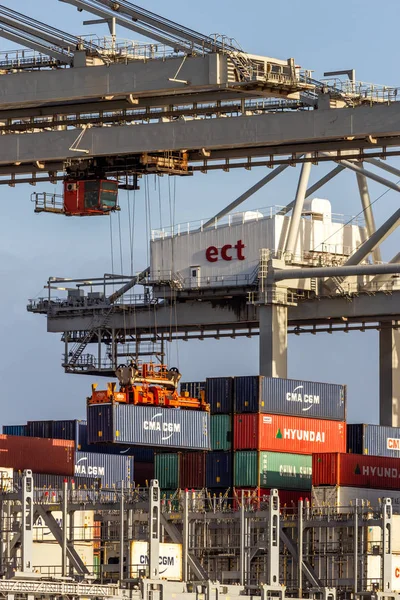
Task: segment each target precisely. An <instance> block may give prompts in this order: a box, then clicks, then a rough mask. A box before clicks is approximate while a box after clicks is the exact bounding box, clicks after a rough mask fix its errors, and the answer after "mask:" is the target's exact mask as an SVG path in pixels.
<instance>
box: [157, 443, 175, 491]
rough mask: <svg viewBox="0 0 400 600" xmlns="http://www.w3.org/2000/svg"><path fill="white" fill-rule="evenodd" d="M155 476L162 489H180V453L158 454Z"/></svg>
mask: <svg viewBox="0 0 400 600" xmlns="http://www.w3.org/2000/svg"><path fill="white" fill-rule="evenodd" d="M154 475H155V478H156V479H157V480H158V485H159V486H160V488H161V489H164V490H176V489H177V488H178V487H179V455H178V453H177V452H174V453H162V454H156V455H155V457H154Z"/></svg>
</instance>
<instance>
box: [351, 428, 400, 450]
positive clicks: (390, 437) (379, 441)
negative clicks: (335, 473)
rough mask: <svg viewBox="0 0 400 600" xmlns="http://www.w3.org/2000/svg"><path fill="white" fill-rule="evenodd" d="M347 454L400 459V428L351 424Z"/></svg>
mask: <svg viewBox="0 0 400 600" xmlns="http://www.w3.org/2000/svg"><path fill="white" fill-rule="evenodd" d="M347 452H349V453H353V454H370V455H373V456H388V457H389V456H390V457H393V458H395V457H397V458H400V427H387V426H384V425H366V424H364V423H359V424H349V425H347Z"/></svg>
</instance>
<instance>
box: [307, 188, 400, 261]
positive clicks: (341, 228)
mask: <svg viewBox="0 0 400 600" xmlns="http://www.w3.org/2000/svg"><path fill="white" fill-rule="evenodd" d="M399 183H400V179H399V180H398V181H396V185H398V184H399ZM391 191H393V190H391V189H390V188H388V189H386V190H385V191H384V192H382V194H380V196H378V197H377V198H375V200H373V201H372V202H370V203H369V204H368V205H367V206H366V207H365V208H363V209H362V210H360V212H359V213H357V214H356V215H354V216H353V217H351V219H349V220H348V221H346V223H343V225H342V226H341V227H340V228H339V229H338V230H337V231H335V232H334V233H331V235H329V236H328V237H327V238H325V239H324V240H323V241H322V242H320V243H319V244H318V245H317V246H315V247H314V248H313V250H311V252H316V249H317V248H318V247H319V246H322V245H323V244H325V243H326V242H327V241H328V240H330V239H331V238H332V237H333V236H334V235H336V234H338V233H339V232H340V231H342V230H343V229H344V228H345V227H347V225H350V224H351V223H352V222H353V221H354V220H355V219H357V218H358V217H359V216H360V215H362V214H364V213H365V211H366V210H367V208H370V207H371V206H373V205H374V204H375V203H376V202H378V200H380V199H381V198H383V196H385V195H386V194H388V193H389V192H391Z"/></svg>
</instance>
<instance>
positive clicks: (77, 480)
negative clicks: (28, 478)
mask: <svg viewBox="0 0 400 600" xmlns="http://www.w3.org/2000/svg"><path fill="white" fill-rule="evenodd" d="M32 477H33V485H34V488H36V489H48V490H62V489H63V486H64V481H67V483H68V488H69V489H71V486H72V485H74V489H76V490H79V489H99V488H100V487H101V481H100V479H99V478H96V479H95V478H93V477H79V476H78V477H77V476H75V475H74V476H66V475H47V474H45V473H32ZM14 485H15V486H16V487H18V488H22V473H21V472H18V473H14ZM44 499H45V498H44ZM47 499H48V498H47Z"/></svg>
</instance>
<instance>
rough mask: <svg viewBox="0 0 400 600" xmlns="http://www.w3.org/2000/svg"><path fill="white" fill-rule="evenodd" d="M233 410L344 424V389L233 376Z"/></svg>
mask: <svg viewBox="0 0 400 600" xmlns="http://www.w3.org/2000/svg"><path fill="white" fill-rule="evenodd" d="M234 407H235V412H236V413H257V412H260V413H267V414H278V415H290V416H298V417H310V418H313V419H327V420H331V421H345V420H346V386H345V385H338V384H334V383H318V382H313V381H300V380H298V379H279V378H277V377H262V376H258V375H255V376H249V377H235V381H234Z"/></svg>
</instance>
